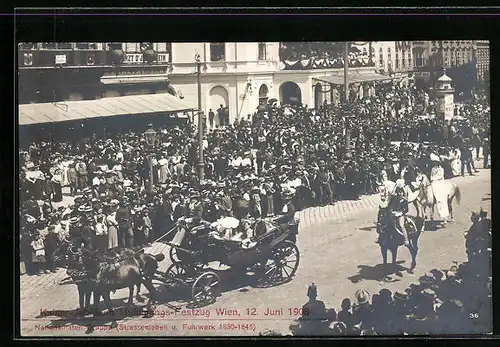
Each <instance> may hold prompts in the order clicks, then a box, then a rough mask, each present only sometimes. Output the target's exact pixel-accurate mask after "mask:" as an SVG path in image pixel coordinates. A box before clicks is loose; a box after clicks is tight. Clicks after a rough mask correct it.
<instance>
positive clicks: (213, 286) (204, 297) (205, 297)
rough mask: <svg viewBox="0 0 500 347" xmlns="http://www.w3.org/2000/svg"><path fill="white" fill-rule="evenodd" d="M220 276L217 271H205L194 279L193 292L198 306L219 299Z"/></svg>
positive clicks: (194, 300) (193, 297)
mask: <svg viewBox="0 0 500 347" xmlns="http://www.w3.org/2000/svg"><path fill="white" fill-rule="evenodd" d="M219 284H220V278H219V276H218V275H217V274H216V273H215V272H205V273H204V274H202V275H200V276H199V277H198V278H197V279H196V281H194V284H193V287H192V290H191V294H192V299H193V303H195V304H196V306H198V307H201V306H206V305H209V304H212V303H214V302H215V300H217V297H218V296H219V293H220V285H219Z"/></svg>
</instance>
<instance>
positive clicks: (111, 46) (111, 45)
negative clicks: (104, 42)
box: [108, 42, 122, 50]
mask: <svg viewBox="0 0 500 347" xmlns="http://www.w3.org/2000/svg"><path fill="white" fill-rule="evenodd" d="M108 49H109V50H115V49H117V50H121V49H122V44H121V42H111V43H108Z"/></svg>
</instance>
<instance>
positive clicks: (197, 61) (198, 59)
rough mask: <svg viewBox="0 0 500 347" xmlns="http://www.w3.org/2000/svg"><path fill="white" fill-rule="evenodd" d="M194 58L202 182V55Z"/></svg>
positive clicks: (202, 175) (200, 176)
mask: <svg viewBox="0 0 500 347" xmlns="http://www.w3.org/2000/svg"><path fill="white" fill-rule="evenodd" d="M194 59H195V61H196V77H197V82H198V175H199V178H200V182H201V181H202V180H203V178H204V176H205V164H204V162H203V114H202V110H201V81H200V76H201V61H200V55H199V54H198V53H196V54H195V56H194Z"/></svg>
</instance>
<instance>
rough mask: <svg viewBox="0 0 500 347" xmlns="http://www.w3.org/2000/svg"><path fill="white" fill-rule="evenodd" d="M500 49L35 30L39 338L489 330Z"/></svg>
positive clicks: (26, 294)
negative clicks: (43, 34) (49, 35)
mask: <svg viewBox="0 0 500 347" xmlns="http://www.w3.org/2000/svg"><path fill="white" fill-rule="evenodd" d="M396 34H397V33H394V35H396ZM489 47H490V46H489V41H481V40H469V41H467V40H449V41H430V40H427V41H342V42H333V41H332V42H326V41H321V42H315V41H296V42H247V41H241V42H59V41H53V42H21V43H18V45H17V83H18V89H17V98H18V105H16V107H17V108H18V115H17V122H18V153H16V155H18V164H19V165H18V177H17V179H18V185H19V192H18V193H19V211H18V214H17V217H18V226H19V228H18V230H17V231H16V235H15V236H16V238H18V240H19V241H18V242H19V249H18V250H17V251H18V253H19V260H20V261H19V264H15V266H16V267H19V269H20V280H19V291H20V293H19V294H20V302H19V305H20V310H19V317H18V319H19V320H20V333H21V336H23V337H87V338H90V339H92V338H103V337H218V336H244V337H258V336H261V337H263V336H268V337H273V336H292V337H293V336H297V337H299V336H326V337H334V336H412V335H418V336H421V335H430V336H435V335H440V334H446V335H452V336H455V335H456V336H461V335H469V334H474V335H476V334H478V335H479V334H485V335H486V334H491V333H492V331H493V325H492V295H491V282H492V270H491V267H492V264H491V263H492V261H491V247H492V245H491V214H492V212H491V183H492V182H491V174H490V170H491V145H490V141H491V136H490V113H491V111H490V77H489V76H490V58H489V57H490V50H489ZM14 218H15V217H14Z"/></svg>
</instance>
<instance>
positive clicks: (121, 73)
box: [103, 68, 168, 77]
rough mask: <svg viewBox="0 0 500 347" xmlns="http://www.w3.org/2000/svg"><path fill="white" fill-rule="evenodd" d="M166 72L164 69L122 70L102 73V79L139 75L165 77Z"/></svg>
mask: <svg viewBox="0 0 500 347" xmlns="http://www.w3.org/2000/svg"><path fill="white" fill-rule="evenodd" d="M167 74H168V71H167V69H166V68H162V69H158V68H156V69H155V68H151V69H147V68H146V69H144V68H139V69H137V68H124V69H123V70H119V71H112V72H105V73H103V77H106V76H113V77H115V76H139V75H167Z"/></svg>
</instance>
